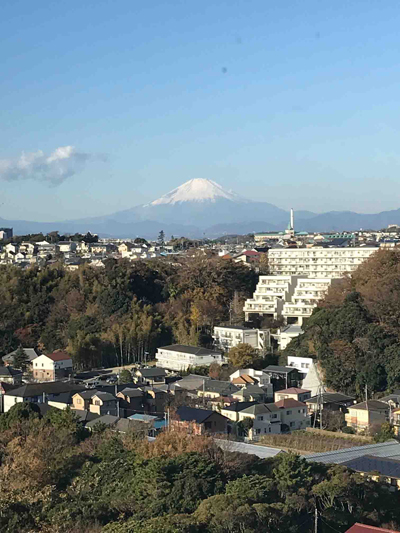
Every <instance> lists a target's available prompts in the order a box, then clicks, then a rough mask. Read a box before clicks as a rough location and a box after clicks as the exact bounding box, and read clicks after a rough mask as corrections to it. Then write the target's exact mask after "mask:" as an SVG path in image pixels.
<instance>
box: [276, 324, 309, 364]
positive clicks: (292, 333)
mask: <svg viewBox="0 0 400 533" xmlns="http://www.w3.org/2000/svg"><path fill="white" fill-rule="evenodd" d="M302 333H303V330H302V327H301V326H299V325H298V324H288V325H287V326H285V327H284V328H281V329H280V330H279V339H278V342H279V348H280V349H281V350H282V351H283V350H285V349H286V348H287V346H288V344H290V342H292V340H293V339H295V338H296V337H298V336H299V335H301V334H302ZM290 358H291V359H297V357H295V356H291V357H290ZM307 359H308V358H307ZM303 364H304V363H303ZM288 365H289V366H295V367H296V368H298V370H299V371H301V372H302V370H300V368H299V367H298V366H297V365H296V364H294V365H292V364H291V363H290V361H289V358H288ZM304 368H306V367H304ZM307 368H308V367H307ZM304 373H306V372H304Z"/></svg>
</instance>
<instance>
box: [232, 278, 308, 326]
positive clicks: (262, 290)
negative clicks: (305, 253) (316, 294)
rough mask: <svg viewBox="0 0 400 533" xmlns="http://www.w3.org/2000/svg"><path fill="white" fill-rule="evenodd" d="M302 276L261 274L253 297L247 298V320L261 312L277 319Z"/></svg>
mask: <svg viewBox="0 0 400 533" xmlns="http://www.w3.org/2000/svg"><path fill="white" fill-rule="evenodd" d="M299 277H300V276H260V277H259V280H258V283H257V287H256V290H255V292H254V294H253V298H249V299H248V300H246V302H245V304H244V309H243V310H244V313H245V319H246V321H247V320H248V319H249V315H250V314H254V313H256V314H259V315H265V316H269V317H271V318H275V319H277V318H278V317H280V316H281V315H282V311H283V305H284V303H285V302H289V301H291V299H292V296H293V294H294V290H295V286H296V284H297V280H298V278H299Z"/></svg>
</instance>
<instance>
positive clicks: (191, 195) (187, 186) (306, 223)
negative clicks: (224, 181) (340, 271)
mask: <svg viewBox="0 0 400 533" xmlns="http://www.w3.org/2000/svg"><path fill="white" fill-rule="evenodd" d="M288 222H289V212H288V211H286V210H284V209H281V208H279V207H277V206H275V205H273V204H271V203H268V202H258V201H253V200H248V199H246V198H243V197H241V196H240V195H238V194H236V193H235V192H233V191H228V190H226V189H224V188H223V187H222V186H221V185H219V184H218V183H216V182H214V181H212V180H208V179H194V180H190V181H188V182H186V183H184V184H183V185H181V186H180V187H177V188H176V189H173V190H172V191H170V192H169V193H167V194H165V195H164V196H161V197H160V198H158V199H156V200H154V201H152V202H150V203H148V204H144V205H139V206H136V207H132V208H130V209H125V210H123V211H119V212H117V213H113V214H111V215H105V216H100V217H91V218H84V219H79V220H66V221H63V222H54V223H53V222H30V221H22V220H8V221H7V220H4V219H1V218H0V226H11V227H13V228H14V233H15V234H20V235H21V234H26V233H39V232H44V233H47V232H50V231H54V230H58V231H60V232H62V233H75V232H87V231H91V232H94V233H98V234H99V235H100V236H109V237H121V238H130V237H136V236H141V237H145V238H148V239H152V238H155V237H156V236H157V234H158V232H159V231H160V230H164V232H165V233H166V235H167V236H170V235H175V236H182V235H185V236H187V237H192V238H196V237H203V236H206V237H209V238H215V237H219V236H221V235H223V234H232V233H237V234H246V233H253V232H262V231H280V230H283V229H285V228H286V227H287V225H288ZM388 224H400V209H396V210H393V211H383V212H381V213H377V214H371V215H369V214H359V213H354V212H352V211H331V212H328V213H322V214H316V213H312V212H310V211H297V212H295V229H296V231H324V232H327V231H335V232H336V231H344V230H349V231H351V230H353V231H354V230H359V229H360V228H363V229H381V228H383V227H387V225H388Z"/></svg>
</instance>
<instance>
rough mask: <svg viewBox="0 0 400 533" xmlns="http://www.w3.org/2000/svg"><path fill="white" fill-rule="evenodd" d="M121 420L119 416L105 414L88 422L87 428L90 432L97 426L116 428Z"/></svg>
mask: <svg viewBox="0 0 400 533" xmlns="http://www.w3.org/2000/svg"><path fill="white" fill-rule="evenodd" d="M119 420H120V418H119V416H116V415H111V414H105V415H102V416H98V417H96V418H94V419H91V420H89V421H88V422H86V424H85V427H86V428H87V429H89V430H90V431H93V429H94V428H95V427H96V425H103V426H107V427H108V428H114V427H115V426H116V425H117V422H118V421H119Z"/></svg>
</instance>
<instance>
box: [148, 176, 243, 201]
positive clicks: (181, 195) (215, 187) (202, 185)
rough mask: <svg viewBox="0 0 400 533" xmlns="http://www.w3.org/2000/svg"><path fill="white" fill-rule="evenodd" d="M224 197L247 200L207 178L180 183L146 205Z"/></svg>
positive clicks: (226, 198)
mask: <svg viewBox="0 0 400 533" xmlns="http://www.w3.org/2000/svg"><path fill="white" fill-rule="evenodd" d="M220 199H225V200H230V201H232V202H246V203H247V202H249V201H250V200H246V199H245V198H242V197H240V196H239V195H238V194H236V193H234V192H231V191H227V190H225V189H224V188H222V187H221V185H219V184H218V183H215V181H212V180H208V179H200V178H198V179H193V180H190V181H187V182H186V183H184V184H183V185H180V186H179V187H177V188H176V189H174V190H172V191H170V192H169V193H167V194H165V195H164V196H161V198H159V199H158V200H154V201H153V202H151V203H150V204H147V205H146V206H145V207H147V206H149V205H150V206H156V205H173V204H176V203H180V202H204V201H210V202H216V201H217V200H220Z"/></svg>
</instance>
